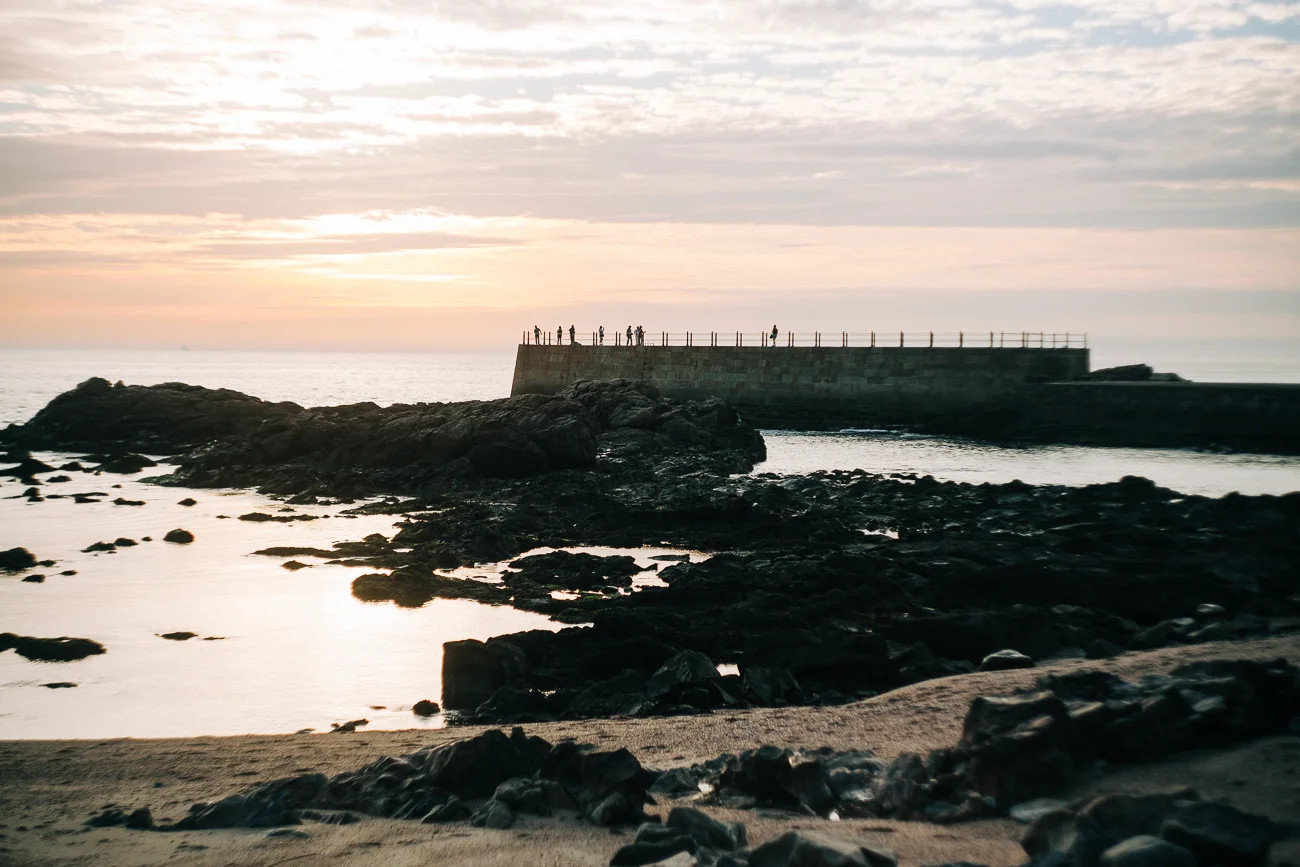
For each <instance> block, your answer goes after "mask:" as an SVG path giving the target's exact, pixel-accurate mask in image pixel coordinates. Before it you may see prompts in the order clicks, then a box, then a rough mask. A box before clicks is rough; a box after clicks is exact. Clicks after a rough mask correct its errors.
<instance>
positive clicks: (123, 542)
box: [113, 536, 140, 548]
mask: <svg viewBox="0 0 1300 867" xmlns="http://www.w3.org/2000/svg"><path fill="white" fill-rule="evenodd" d="M113 544H114V545H116V546H117V547H119V548H134V547H135V546H136V545H139V544H140V543H139V542H137V541H136V540H134V539H128V538H126V537H125V536H119V537H118V538H116V539H114V540H113Z"/></svg>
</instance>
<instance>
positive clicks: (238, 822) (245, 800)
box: [173, 774, 327, 831]
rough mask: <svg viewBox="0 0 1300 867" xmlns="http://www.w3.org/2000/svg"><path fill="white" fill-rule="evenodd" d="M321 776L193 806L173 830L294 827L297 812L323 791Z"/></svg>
mask: <svg viewBox="0 0 1300 867" xmlns="http://www.w3.org/2000/svg"><path fill="white" fill-rule="evenodd" d="M326 783H327V780H326V778H325V775H324V774H304V775H302V776H299V777H286V778H284V779H281V780H275V781H273V782H270V783H263V784H262V785H260V786H256V787H254V788H253V789H251V790H249V791H248V793H246V794H243V795H231V796H230V797H228V798H223V799H222V800H220V801H217V802H216V803H212V804H195V805H194V806H193V807H191V808H190V812H189V815H187V816H185V818H183V819H181V820H180V821H179V822H177V823H176V824H175V825H174V826H173V827H174V828H175V829H176V830H185V831H198V830H206V829H209V828H269V827H274V826H276V825H296V824H298V822H299V819H298V815H297V811H298V809H299V808H301V807H305V806H307V805H308V804H310V803H311V802H312V801H313V800H314V799H315V798H316V797H317V796H318V795H320V794H321V792H322V791H324V789H325V786H326Z"/></svg>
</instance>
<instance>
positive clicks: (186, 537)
mask: <svg viewBox="0 0 1300 867" xmlns="http://www.w3.org/2000/svg"><path fill="white" fill-rule="evenodd" d="M163 541H164V542H172V543H175V544H177V545H188V544H189V543H190V542H193V541H194V534H193V533H191V532H190V531H189V530H181V529H176V530H168V531H167V535H165V536H163Z"/></svg>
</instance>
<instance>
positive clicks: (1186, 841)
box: [1160, 801, 1282, 867]
mask: <svg viewBox="0 0 1300 867" xmlns="http://www.w3.org/2000/svg"><path fill="white" fill-rule="evenodd" d="M1160 836H1161V837H1163V838H1164V839H1165V840H1168V841H1169V842H1170V843H1173V844H1176V845H1178V846H1181V847H1183V848H1184V849H1186V850H1188V851H1189V852H1191V853H1192V855H1194V856H1195V857H1196V861H1197V863H1199V864H1222V865H1224V867H1255V865H1257V864H1259V863H1260V862H1262V861H1263V860H1264V856H1265V855H1266V854H1267V853H1268V849H1269V847H1270V846H1271V845H1272V844H1273V842H1274V841H1275V840H1277V839H1278V838H1279V837H1281V836H1282V834H1281V829H1280V828H1278V826H1277V825H1276V824H1275V823H1274V822H1273V821H1272V820H1270V819H1268V818H1266V817H1264V816H1255V815H1252V814H1250V813H1245V812H1242V811H1241V810H1238V809H1236V808H1235V807H1230V806H1228V805H1227V804H1219V803H1215V802H1213V801H1197V802H1190V803H1185V804H1176V805H1174V809H1173V811H1172V812H1171V813H1170V814H1169V815H1168V816H1167V817H1166V818H1165V820H1164V824H1163V825H1161V827H1160Z"/></svg>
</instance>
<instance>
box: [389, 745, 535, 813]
mask: <svg viewBox="0 0 1300 867" xmlns="http://www.w3.org/2000/svg"><path fill="white" fill-rule="evenodd" d="M550 751H551V746H550V744H548V743H547V742H546V741H544V740H542V739H541V738H530V737H527V736H526V735H524V732H523V729H515V731H514V732H513V733H512V734H511V735H510V736H506V735H505V734H504V733H503V732H501V731H498V730H490V731H486V732H484V733H483V734H481V735H478V736H477V737H473V738H467V739H465V740H460V741H453V742H452V743H449V744H442V745H440V746H436V747H428V748H426V749H423V750H420V751H419V752H417V753H415V754H413V755H412V756H411V757H410V761H411V762H412V763H413V764H415V765H416V766H418V767H422V768H425V769H426V772H427V773H428V776H429V780H430V782H431V783H432V784H433V785H435V786H437V787H439V788H441V789H445V790H447V791H449V792H452V793H453V794H456V795H459V796H461V797H463V798H485V797H488V796H490V795H492V793H493V792H495V791H496V788H497V786H499V785H500V784H501V783H504V782H505V781H506V780H509V779H511V778H513V777H528V776H532V775H533V774H534V773H536V772H537V770H538V769H539V768H540V767H541V766H542V762H543V760H544V759H545V758H546V756H547V754H548V753H550Z"/></svg>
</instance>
